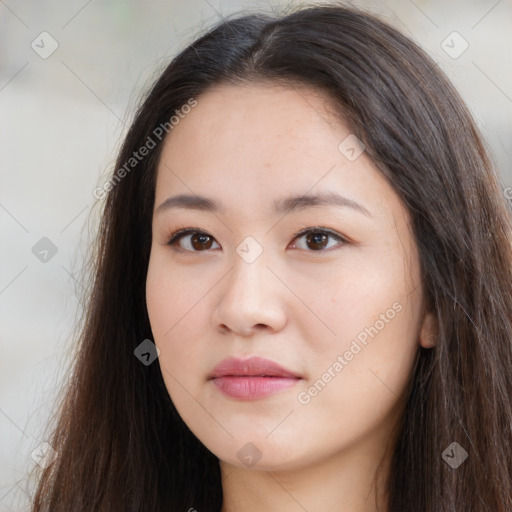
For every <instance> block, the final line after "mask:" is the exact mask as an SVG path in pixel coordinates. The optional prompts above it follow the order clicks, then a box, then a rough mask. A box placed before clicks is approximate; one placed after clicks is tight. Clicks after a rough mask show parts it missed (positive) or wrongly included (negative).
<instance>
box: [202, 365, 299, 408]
mask: <svg viewBox="0 0 512 512" xmlns="http://www.w3.org/2000/svg"><path fill="white" fill-rule="evenodd" d="M301 379H302V377H301V376H300V375H299V374H297V373H296V372H293V371H291V370H288V369H286V368H284V367H283V366H281V365H279V364H277V363H275V362H274V361H270V360H268V359H264V358H260V357H251V358H249V359H246V360H241V359H237V358H228V359H224V360H223V361H221V362H220V363H219V364H218V365H217V366H216V367H215V368H214V370H213V371H212V373H211V374H210V375H209V377H208V380H211V381H213V384H215V386H216V388H217V389H218V390H219V391H221V392H222V393H223V394H224V395H226V396H228V397H230V398H236V399H241V400H256V399H259V398H264V397H267V396H270V395H273V394H275V393H278V392H280V391H283V390H285V389H289V388H291V387H293V386H294V385H295V384H297V382H299V381H300V380H301Z"/></svg>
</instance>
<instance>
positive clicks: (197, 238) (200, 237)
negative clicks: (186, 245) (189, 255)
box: [192, 234, 211, 249]
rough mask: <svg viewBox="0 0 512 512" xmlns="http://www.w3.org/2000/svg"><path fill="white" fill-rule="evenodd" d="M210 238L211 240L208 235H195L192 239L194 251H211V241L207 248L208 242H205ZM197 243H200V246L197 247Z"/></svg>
mask: <svg viewBox="0 0 512 512" xmlns="http://www.w3.org/2000/svg"><path fill="white" fill-rule="evenodd" d="M208 238H210V237H209V236H208V235H201V234H199V235H194V236H193V237H192V245H193V246H194V249H209V248H210V246H211V241H210V244H209V245H208V246H207V247H205V244H207V242H205V240H207V239H208ZM196 241H198V244H197V246H196V243H195V242H196Z"/></svg>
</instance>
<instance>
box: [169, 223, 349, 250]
mask: <svg viewBox="0 0 512 512" xmlns="http://www.w3.org/2000/svg"><path fill="white" fill-rule="evenodd" d="M310 233H322V234H325V235H329V236H330V237H332V238H335V239H337V240H338V241H339V242H342V245H346V244H348V243H350V241H349V240H348V239H347V238H346V237H344V236H342V235H340V234H339V233H336V232H335V231H333V230H331V229H328V228H322V227H313V228H307V229H302V230H301V231H299V232H298V233H295V235H293V240H295V239H296V238H297V237H302V236H304V235H308V234H310ZM196 234H197V235H206V236H208V237H211V238H213V237H212V236H211V235H210V234H209V233H207V232H205V231H203V230H202V229H200V228H196V227H189V228H183V229H178V230H177V231H175V232H174V233H172V235H171V236H170V237H169V240H168V241H167V242H166V244H165V245H169V246H172V247H173V249H174V250H176V251H179V252H192V253H199V252H206V251H207V250H205V251H191V250H190V249H182V248H181V247H179V246H177V243H178V242H179V241H180V240H181V239H182V238H183V237H185V236H187V235H196ZM217 243H218V242H217ZM331 249H332V247H330V248H329V249H321V250H317V251H314V250H309V251H307V252H318V253H321V252H326V251H328V250H331ZM303 250H305V249H303Z"/></svg>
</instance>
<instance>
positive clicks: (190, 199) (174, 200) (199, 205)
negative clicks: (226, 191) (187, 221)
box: [155, 192, 372, 217]
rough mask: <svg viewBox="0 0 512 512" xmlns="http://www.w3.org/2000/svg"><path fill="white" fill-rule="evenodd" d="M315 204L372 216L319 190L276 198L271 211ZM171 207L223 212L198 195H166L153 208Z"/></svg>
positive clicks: (215, 203)
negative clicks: (165, 197)
mask: <svg viewBox="0 0 512 512" xmlns="http://www.w3.org/2000/svg"><path fill="white" fill-rule="evenodd" d="M315 206H339V207H343V208H352V209H354V210H356V211H358V212H360V213H362V214H364V215H366V216H367V217H372V214H371V213H370V212H369V211H368V210H367V209H366V208H365V207H364V206H363V205H362V204H360V203H358V202H356V201H354V200H353V199H349V198H348V197H344V196H342V195H339V194H337V193H335V192H321V193H317V194H306V195H300V196H292V197H286V198H283V199H277V200H275V201H274V203H273V211H274V213H275V214H287V213H289V212H292V211H298V210H305V209H307V208H312V207H315ZM172 208H185V209H189V210H201V211H206V212H212V213H219V212H220V213H224V212H225V209H224V207H223V206H222V204H221V203H219V202H218V201H216V200H215V199H210V198H208V197H204V196H200V195H189V194H180V195H177V196H172V197H168V198H167V199H166V200H165V201H163V202H162V203H161V204H160V206H158V208H157V209H156V210H155V214H159V213H162V212H164V211H166V210H170V209H172Z"/></svg>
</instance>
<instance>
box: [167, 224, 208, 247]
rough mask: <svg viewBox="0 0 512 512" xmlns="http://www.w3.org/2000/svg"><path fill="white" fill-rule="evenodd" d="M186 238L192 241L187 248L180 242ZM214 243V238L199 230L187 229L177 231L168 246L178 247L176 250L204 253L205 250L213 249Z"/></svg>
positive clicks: (189, 241)
mask: <svg viewBox="0 0 512 512" xmlns="http://www.w3.org/2000/svg"><path fill="white" fill-rule="evenodd" d="M186 237H190V239H189V240H188V241H187V242H188V243H186V244H185V245H187V247H183V246H181V245H180V244H179V242H180V241H181V240H182V239H185V240H186ZM212 241H213V237H212V236H211V235H209V234H208V233H206V232H205V231H202V230H200V229H199V228H185V229H179V230H178V231H175V232H174V233H173V234H172V235H171V238H170V240H169V241H168V242H167V245H171V246H173V247H174V246H178V248H177V249H176V250H180V249H184V250H186V251H191V252H202V251H203V250H205V249H210V248H211V246H212Z"/></svg>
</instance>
